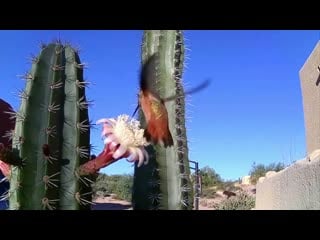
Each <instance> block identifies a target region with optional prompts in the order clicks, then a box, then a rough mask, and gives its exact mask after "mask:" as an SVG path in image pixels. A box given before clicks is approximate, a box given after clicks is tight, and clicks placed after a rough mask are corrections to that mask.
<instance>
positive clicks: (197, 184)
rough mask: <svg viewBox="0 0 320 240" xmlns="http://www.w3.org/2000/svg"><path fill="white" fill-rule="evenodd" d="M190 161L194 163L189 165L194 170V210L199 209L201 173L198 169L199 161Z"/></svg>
mask: <svg viewBox="0 0 320 240" xmlns="http://www.w3.org/2000/svg"><path fill="white" fill-rule="evenodd" d="M189 162H190V163H193V164H194V167H190V169H193V170H194V171H195V186H194V189H195V210H199V199H200V194H201V192H202V184H201V175H200V171H199V163H198V162H195V161H191V160H189Z"/></svg>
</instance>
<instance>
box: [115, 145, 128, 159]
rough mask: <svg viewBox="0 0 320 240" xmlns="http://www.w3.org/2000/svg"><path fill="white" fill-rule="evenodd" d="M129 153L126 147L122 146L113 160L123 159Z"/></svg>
mask: <svg viewBox="0 0 320 240" xmlns="http://www.w3.org/2000/svg"><path fill="white" fill-rule="evenodd" d="M126 152H127V148H126V146H124V145H120V146H119V148H118V149H117V150H116V151H115V152H114V154H113V155H112V156H113V158H115V159H118V158H121V157H122V156H123V155H124V154H125V153H126Z"/></svg>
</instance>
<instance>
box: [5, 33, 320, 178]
mask: <svg viewBox="0 0 320 240" xmlns="http://www.w3.org/2000/svg"><path fill="white" fill-rule="evenodd" d="M57 37H60V38H61V39H62V40H67V41H70V42H71V43H72V44H73V45H75V46H80V49H81V52H80V58H81V60H82V62H86V63H88V69H86V71H85V73H84V76H85V78H86V79H87V80H88V81H91V82H93V85H91V86H90V88H88V89H87V96H88V98H89V99H91V100H94V105H93V106H92V107H91V108H90V110H89V114H90V118H91V120H93V121H94V122H95V121H96V120H98V119H100V118H104V117H116V116H118V115H119V114H124V113H125V114H130V115H131V114H132V112H133V110H134V108H135V104H136V102H137V98H136V97H137V91H138V74H139V69H140V45H141V41H142V31H140V30H136V31H133V30H128V31H124V30H121V31H120V30H119V31H116V30H114V31H109V30H104V31H102V30H100V31H93V30H77V31H72V30H68V31H67V30H61V31H58V30H55V31H47V30H46V31H44V30H43V31H40V30H38V31H34V30H33V31H31V30H30V31H27V30H24V31H7V30H6V31H4V30H0V39H1V43H2V44H1V45H0V53H1V54H0V66H1V80H0V82H1V87H0V97H1V98H2V99H4V100H6V101H8V102H9V103H10V104H11V105H12V106H13V107H14V108H15V109H18V107H19V104H20V102H19V99H18V98H16V97H15V96H14V92H17V90H18V89H21V88H23V87H24V81H23V80H21V79H19V78H18V77H17V75H19V74H23V73H25V72H26V71H27V70H29V69H30V63H29V62H28V57H29V56H30V54H31V53H32V54H38V53H39V48H38V45H39V43H40V42H41V41H43V42H49V41H51V40H52V39H54V38H57ZM185 38H186V44H187V48H188V49H190V50H188V51H187V55H188V59H187V60H186V65H187V67H186V68H185V72H184V75H183V79H184V82H185V84H186V89H188V88H191V87H193V86H196V85H197V84H199V82H201V81H203V80H204V79H206V78H211V80H212V83H211V85H210V86H209V88H207V89H206V90H205V91H202V92H199V93H197V94H195V95H192V96H190V97H188V98H187V101H188V104H187V117H188V120H187V129H188V133H187V135H188V139H189V148H190V152H189V156H190V160H193V161H198V162H199V164H200V167H204V166H210V167H212V168H214V169H215V170H216V172H217V173H219V174H220V175H221V177H222V178H224V179H238V178H239V177H242V176H244V175H247V174H248V172H249V170H250V168H251V166H252V163H253V162H256V163H263V164H269V163H272V162H284V163H285V164H290V163H291V162H292V161H294V160H298V159H301V158H303V157H304V156H305V152H306V146H305V134H304V118H303V108H302V96H301V89H300V79H299V70H300V68H301V67H302V65H303V64H304V62H305V60H306V59H307V57H308V56H309V54H310V53H311V51H312V50H313V48H314V47H315V45H316V43H317V41H318V40H319V39H320V31H306V30H303V31H293V30H292V31H284V30H283V31H282V30H277V31H271V30H269V31H262V30H259V31H253V30H248V31H240V30H238V31H233V30H228V31H227V30H219V31H216V30H206V31H204V30H201V31H200V30H193V31H191V30H186V31H185ZM91 142H92V144H93V145H95V146H96V151H95V152H94V153H95V154H98V153H99V152H100V151H101V150H102V148H103V143H102V141H101V138H100V128H98V129H97V130H92V134H91ZM102 172H104V173H107V174H118V173H120V174H122V173H133V167H132V165H131V164H130V163H128V162H127V161H126V160H120V161H118V162H116V163H114V164H113V165H111V166H109V167H107V168H105V169H103V170H102Z"/></svg>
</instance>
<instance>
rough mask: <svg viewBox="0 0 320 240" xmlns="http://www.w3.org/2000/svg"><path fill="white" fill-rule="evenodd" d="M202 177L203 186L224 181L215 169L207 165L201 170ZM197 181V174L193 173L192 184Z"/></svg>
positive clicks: (211, 185) (210, 185) (214, 184)
mask: <svg viewBox="0 0 320 240" xmlns="http://www.w3.org/2000/svg"><path fill="white" fill-rule="evenodd" d="M199 173H200V175H201V179H202V187H203V188H207V187H213V186H216V185H217V184H219V183H221V182H222V179H221V177H220V175H219V174H217V173H216V172H215V170H214V169H212V168H210V167H208V166H205V167H203V168H201V169H200V170H199ZM194 182H195V175H194V173H193V174H192V184H194Z"/></svg>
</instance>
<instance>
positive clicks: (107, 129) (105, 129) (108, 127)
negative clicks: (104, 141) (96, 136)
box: [101, 125, 113, 136]
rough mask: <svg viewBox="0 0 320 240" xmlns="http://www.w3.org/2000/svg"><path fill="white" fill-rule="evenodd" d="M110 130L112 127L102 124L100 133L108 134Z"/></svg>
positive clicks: (102, 134) (111, 130)
mask: <svg viewBox="0 0 320 240" xmlns="http://www.w3.org/2000/svg"><path fill="white" fill-rule="evenodd" d="M112 132H113V128H112V127H110V126H108V125H105V126H103V131H102V133H101V136H105V135H108V134H110V133H112Z"/></svg>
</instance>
